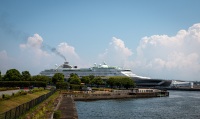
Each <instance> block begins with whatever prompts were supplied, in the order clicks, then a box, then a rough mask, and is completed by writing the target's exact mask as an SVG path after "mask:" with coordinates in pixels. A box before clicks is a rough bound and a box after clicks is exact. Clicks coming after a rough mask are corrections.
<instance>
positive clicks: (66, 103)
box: [58, 94, 78, 119]
mask: <svg viewBox="0 0 200 119" xmlns="http://www.w3.org/2000/svg"><path fill="white" fill-rule="evenodd" d="M58 110H60V111H61V117H60V119H78V114H77V110H76V106H75V102H74V100H73V98H72V97H71V96H69V95H65V94H63V95H62V100H61V102H60V105H59V108H58Z"/></svg>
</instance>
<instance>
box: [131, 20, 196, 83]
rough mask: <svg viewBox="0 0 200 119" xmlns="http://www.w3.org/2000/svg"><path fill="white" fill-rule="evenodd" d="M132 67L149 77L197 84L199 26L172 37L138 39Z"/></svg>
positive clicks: (160, 36)
mask: <svg viewBox="0 0 200 119" xmlns="http://www.w3.org/2000/svg"><path fill="white" fill-rule="evenodd" d="M135 66H137V67H135V68H136V70H137V68H140V67H143V68H142V69H143V71H144V72H147V71H148V75H149V76H151V77H156V78H174V79H182V80H200V79H199V77H200V73H199V72H200V24H194V25H193V26H192V27H190V28H189V29H188V30H180V31H178V33H177V34H176V35H175V36H172V37H170V36H168V35H153V36H150V37H144V38H142V39H141V42H140V44H139V46H138V48H137V60H136V61H135ZM174 72H176V73H174ZM146 74H147V73H146Z"/></svg>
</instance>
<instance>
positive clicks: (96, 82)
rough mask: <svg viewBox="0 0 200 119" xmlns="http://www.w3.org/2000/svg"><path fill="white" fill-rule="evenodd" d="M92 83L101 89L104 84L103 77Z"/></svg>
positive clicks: (96, 78) (95, 79)
mask: <svg viewBox="0 0 200 119" xmlns="http://www.w3.org/2000/svg"><path fill="white" fill-rule="evenodd" d="M91 83H92V84H95V85H96V86H97V87H99V85H102V84H103V80H102V78H101V77H99V76H97V77H95V78H94V79H93V80H92V81H91Z"/></svg>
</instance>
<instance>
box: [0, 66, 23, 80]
mask: <svg viewBox="0 0 200 119" xmlns="http://www.w3.org/2000/svg"><path fill="white" fill-rule="evenodd" d="M3 79H4V80H6V81H19V80H20V79H21V74H20V72H19V71H18V70H17V69H10V70H7V71H6V74H5V76H4V78H3Z"/></svg>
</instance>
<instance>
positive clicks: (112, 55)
mask: <svg viewBox="0 0 200 119" xmlns="http://www.w3.org/2000/svg"><path fill="white" fill-rule="evenodd" d="M132 54H133V53H132V51H131V50H130V49H129V48H127V47H126V46H125V44H124V42H123V41H122V40H121V39H118V38H116V37H113V38H112V42H110V43H109V47H108V48H107V49H106V50H105V52H104V53H102V54H100V55H99V59H100V60H101V61H105V62H107V63H109V64H112V65H117V66H119V65H120V66H123V67H129V66H130V64H131V61H129V58H130V57H131V56H132Z"/></svg>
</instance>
